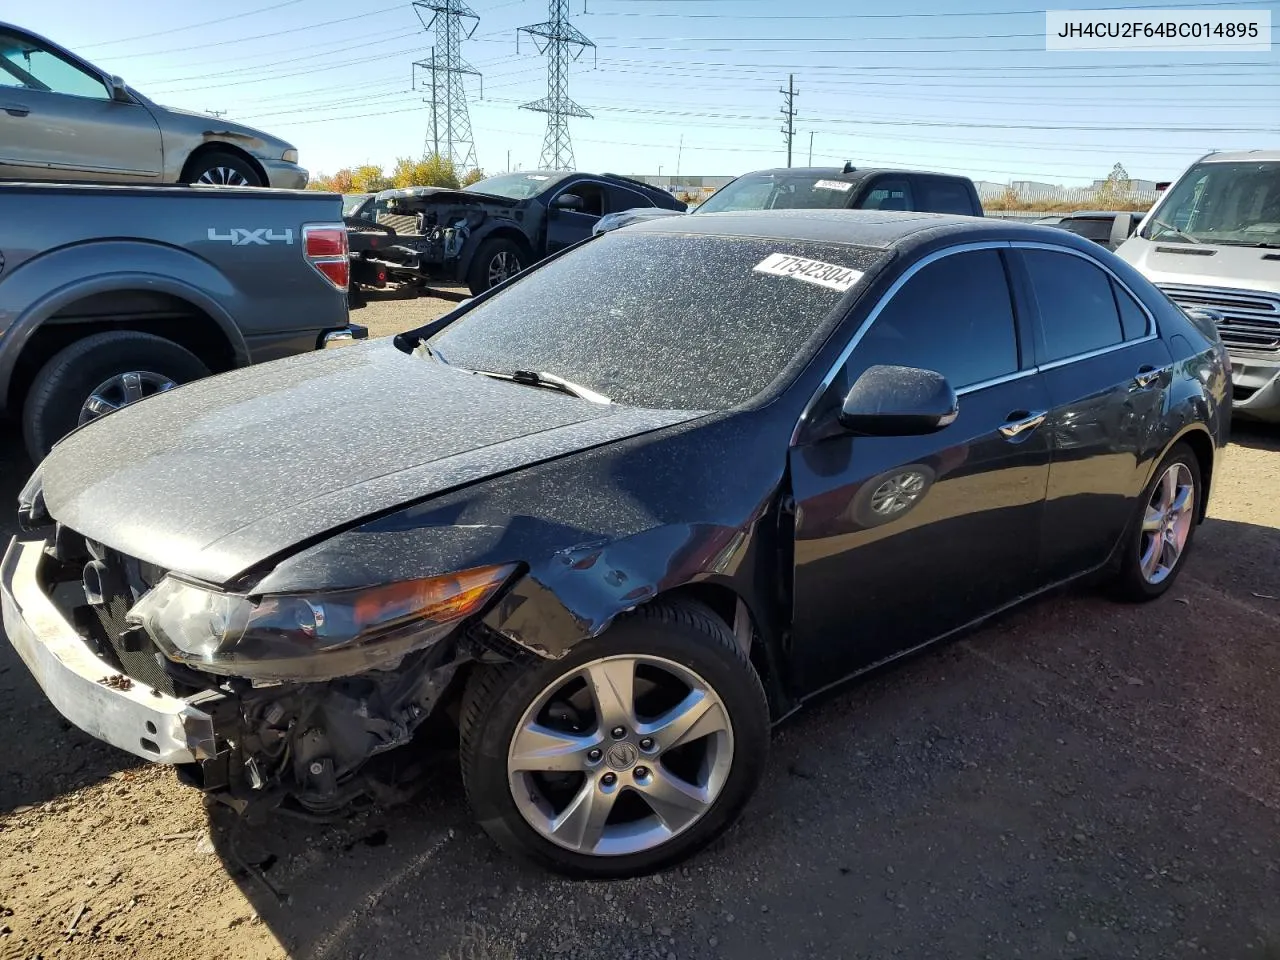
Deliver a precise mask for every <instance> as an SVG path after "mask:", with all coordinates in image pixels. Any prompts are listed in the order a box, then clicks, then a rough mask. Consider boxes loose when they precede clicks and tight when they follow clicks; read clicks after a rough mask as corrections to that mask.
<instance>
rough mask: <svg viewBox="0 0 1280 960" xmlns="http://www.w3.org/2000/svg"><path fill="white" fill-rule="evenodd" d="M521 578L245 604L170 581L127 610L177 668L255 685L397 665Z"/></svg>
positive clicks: (452, 579) (458, 577) (479, 577)
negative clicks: (508, 582) (241, 679)
mask: <svg viewBox="0 0 1280 960" xmlns="http://www.w3.org/2000/svg"><path fill="white" fill-rule="evenodd" d="M514 570H515V566H514V564H507V565H501V566H492V567H477V568H476V569H474V570H466V571H463V572H462V573H455V574H450V575H449V576H444V577H430V578H428V579H425V580H405V581H402V582H399V583H391V584H387V585H385V586H378V587H364V588H361V589H357V590H334V591H330V592H319V593H314V594H267V595H263V596H257V597H254V596H247V595H242V594H229V593H221V592H219V591H216V590H209V589H206V588H204V587H198V586H195V585H193V584H190V583H185V582H183V581H182V580H177V579H175V578H173V577H165V578H164V579H163V580H162V581H160V583H159V585H157V586H156V587H155V588H154V589H153V590H151V591H150V592H148V593H147V594H146V595H145V596H144V597H143V598H142V599H141V600H140V601H138V604H137V606H135V607H134V608H133V609H132V610H131V611H130V612H129V619H130V620H131V621H133V622H136V623H138V624H140V625H141V626H142V628H143V629H144V630H146V632H147V633H148V635H150V637H151V638H152V639H153V640H155V642H156V643H157V644H159V645H160V648H161V649H162V650H163V651H164V653H165V655H166V656H168V657H169V658H170V659H171V660H175V661H177V662H179V663H183V664H186V665H187V666H190V667H193V668H195V669H197V670H204V671H206V672H208V673H217V674H223V675H226V676H236V677H245V678H248V679H251V680H328V679H332V678H333V677H343V676H351V675H354V674H358V673H364V672H365V671H367V670H377V669H386V668H389V667H394V666H395V665H396V664H397V663H399V662H400V660H401V659H402V658H403V657H404V656H405V654H407V653H409V652H411V651H413V650H418V649H421V648H422V647H425V646H428V645H429V644H432V643H435V642H436V641H438V640H439V639H441V638H442V637H444V636H445V635H446V634H447V633H449V631H450V630H452V629H453V627H454V626H455V625H456V624H457V623H458V621H460V620H462V619H464V618H466V617H468V616H470V615H471V614H473V613H475V612H476V611H477V610H479V609H480V608H481V607H482V606H483V605H484V603H485V601H487V600H488V599H489V598H490V597H491V596H493V594H494V592H495V591H496V590H497V589H498V588H499V587H500V586H501V585H502V584H503V582H504V581H505V580H506V579H507V578H508V577H509V576H510V575H511V573H512V572H513V571H514Z"/></svg>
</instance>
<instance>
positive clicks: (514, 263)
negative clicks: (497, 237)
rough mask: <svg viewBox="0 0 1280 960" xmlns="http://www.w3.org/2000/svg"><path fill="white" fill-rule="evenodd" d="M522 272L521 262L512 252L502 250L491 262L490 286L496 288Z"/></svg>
mask: <svg viewBox="0 0 1280 960" xmlns="http://www.w3.org/2000/svg"><path fill="white" fill-rule="evenodd" d="M519 272H520V260H519V259H518V258H517V257H516V255H515V254H514V253H512V252H511V251H510V250H502V251H499V252H498V253H495V254H494V255H493V259H492V260H490V261H489V286H491V287H496V286H497V285H498V284H500V283H502V282H503V281H504V280H508V279H510V278H511V277H514V276H515V275H516V274H517V273H519Z"/></svg>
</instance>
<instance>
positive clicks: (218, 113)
mask: <svg viewBox="0 0 1280 960" xmlns="http://www.w3.org/2000/svg"><path fill="white" fill-rule="evenodd" d="M205 113H207V114H209V116H211V117H217V118H218V119H219V120H221V119H222V118H223V117H225V116H226V115H227V111H225V110H206V111H205Z"/></svg>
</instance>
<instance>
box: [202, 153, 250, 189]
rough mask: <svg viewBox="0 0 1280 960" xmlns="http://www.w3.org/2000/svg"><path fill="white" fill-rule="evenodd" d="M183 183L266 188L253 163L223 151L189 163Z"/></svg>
mask: <svg viewBox="0 0 1280 960" xmlns="http://www.w3.org/2000/svg"><path fill="white" fill-rule="evenodd" d="M182 182H183V183H187V184H193V183H201V184H211V185H214V186H227V187H261V186H265V184H264V183H263V182H262V177H261V176H260V175H259V174H258V171H257V170H256V169H254V166H253V164H252V163H250V162H249V161H248V160H246V159H245V158H244V157H241V156H237V155H236V154H234V153H225V152H221V151H215V152H212V153H203V154H201V155H200V156H199V157H197V158H196V159H195V160H191V161H188V163H187V168H186V170H184V171H183V175H182Z"/></svg>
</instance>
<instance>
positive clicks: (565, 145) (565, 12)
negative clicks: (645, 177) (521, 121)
mask: <svg viewBox="0 0 1280 960" xmlns="http://www.w3.org/2000/svg"><path fill="white" fill-rule="evenodd" d="M548 7H549V10H548V19H547V20H545V21H543V22H542V23H535V24H532V25H530V26H527V27H521V28H520V29H519V30H518V31H516V50H517V52H518V51H519V49H520V34H522V33H527V34H529V36H531V37H533V45H534V46H535V47H537V48H538V52H539V53H543V54H546V57H547V95H546V96H545V97H543V98H542V99H541V100H534V101H533V102H532V103H524V104H521V105H520V109H521V110H535V111H537V112H538V113H545V114H546V115H547V136H546V139H544V140H543V141H542V159H541V160H540V161H539V165H540V166H541V167H542V168H543V169H544V170H572V169H573V144H572V143H571V142H570V140H569V118H570V117H587V118H590V117H591V114H589V113H588V112H587V111H586V110H584V109H583V108H582V107H581V106H580V105H578V104H576V103H574V102H573V101H572V100H570V99H569V62H570V61H571V60H577V59H578V58H579V57H580V56H582V51H583V50H585V49H587V47H590V48H591V49H592V50H595V47H596V45H595V44H594V43H592V42H591V41H590V40H588V39H587V37H586V35H585V34H584V33H583V32H582V31H581V30H579V29H578V28H577V27H575V26H574V25H573V24H571V23H570V22H569V0H549V3H548Z"/></svg>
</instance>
